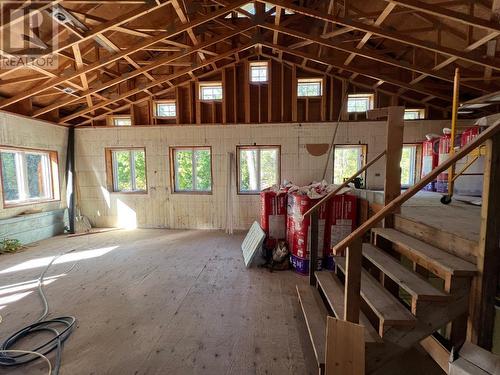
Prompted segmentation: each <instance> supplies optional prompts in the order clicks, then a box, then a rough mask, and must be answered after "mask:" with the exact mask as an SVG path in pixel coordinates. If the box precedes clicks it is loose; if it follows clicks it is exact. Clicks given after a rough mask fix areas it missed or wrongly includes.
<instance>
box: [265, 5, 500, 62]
mask: <svg viewBox="0 0 500 375" xmlns="http://www.w3.org/2000/svg"><path fill="white" fill-rule="evenodd" d="M257 1H261V2H269V3H272V4H274V5H279V6H281V7H283V8H287V9H289V10H291V11H293V12H295V13H298V14H303V15H305V16H308V17H312V18H315V19H319V20H323V21H327V22H331V23H334V24H339V25H342V26H347V27H351V28H353V29H356V30H360V31H364V32H371V33H372V34H375V35H378V36H380V37H383V38H386V39H390V40H393V41H396V42H399V43H403V44H407V45H412V46H414V47H417V48H422V49H425V50H428V51H431V52H435V53H438V54H440V55H446V56H449V57H453V58H456V59H461V60H464V61H467V62H470V63H472V64H477V65H481V66H487V67H491V68H492V69H493V70H499V71H500V64H499V63H498V62H497V61H496V60H494V59H491V58H484V57H482V56H480V55H478V54H471V53H470V52H462V51H459V50H456V49H453V48H450V47H445V46H442V45H438V44H435V43H432V42H429V41H424V40H420V39H416V38H413V37H411V36H408V35H402V34H400V33H398V32H395V31H391V30H386V29H382V28H380V27H376V26H373V25H368V24H365V23H362V22H357V21H354V20H352V19H348V18H341V17H337V16H334V15H328V14H325V13H324V12H320V11H317V10H315V9H310V8H306V7H303V6H300V5H296V4H294V3H292V2H291V1H290V0H286V1H285V0H257ZM488 40H489V39H488ZM486 41H487V40H486ZM486 41H484V43H486Z"/></svg>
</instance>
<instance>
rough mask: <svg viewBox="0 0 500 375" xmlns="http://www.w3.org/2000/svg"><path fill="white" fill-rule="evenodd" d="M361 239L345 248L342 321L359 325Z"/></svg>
mask: <svg viewBox="0 0 500 375" xmlns="http://www.w3.org/2000/svg"><path fill="white" fill-rule="evenodd" d="M362 246H363V239H362V238H361V237H360V238H356V239H355V240H354V241H353V242H352V243H351V244H350V245H349V246H347V258H346V273H345V293H344V296H345V297H344V320H347V321H349V322H352V323H359V309H360V306H361V296H360V294H359V292H360V289H361V288H360V287H361V261H362V258H363V256H362V254H361V249H362Z"/></svg>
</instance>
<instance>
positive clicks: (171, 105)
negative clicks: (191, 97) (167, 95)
mask: <svg viewBox="0 0 500 375" xmlns="http://www.w3.org/2000/svg"><path fill="white" fill-rule="evenodd" d="M155 116H156V117H161V118H175V117H177V105H176V102H175V100H169V101H164V102H156V103H155Z"/></svg>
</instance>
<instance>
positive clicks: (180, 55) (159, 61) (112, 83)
mask: <svg viewBox="0 0 500 375" xmlns="http://www.w3.org/2000/svg"><path fill="white" fill-rule="evenodd" d="M253 27H255V26H254V25H250V26H247V28H246V29H241V30H237V31H229V32H227V33H225V34H222V35H220V36H218V37H216V38H213V39H210V40H207V41H205V42H203V43H200V44H198V46H197V47H191V48H190V49H187V50H185V51H182V52H178V53H176V54H172V55H169V56H162V57H160V58H157V59H154V60H151V64H149V65H146V66H144V67H139V69H136V70H133V71H131V72H127V73H124V74H122V75H121V76H119V77H117V78H115V79H112V80H110V81H107V82H104V83H102V84H100V85H98V86H95V87H93V88H92V89H90V90H87V91H85V92H83V93H82V95H90V94H93V93H97V92H100V91H102V90H105V89H108V88H110V87H112V86H115V85H118V84H120V83H122V82H124V81H127V80H129V79H132V78H134V77H137V76H139V75H141V74H144V73H145V72H148V71H151V70H152V69H155V68H158V67H160V66H163V65H165V64H168V63H170V62H173V61H176V60H178V59H181V58H185V57H187V56H189V55H191V54H193V53H196V52H198V51H199V50H201V49H204V48H206V47H208V46H210V45H212V44H216V43H219V42H221V41H222V40H224V39H227V38H231V37H232V36H235V35H237V34H239V33H240V32H241V31H242V30H248V29H251V28H253ZM217 56H220V55H217ZM194 66H195V69H196V65H194ZM167 81H168V80H167ZM157 82H161V83H164V82H166V81H164V80H163V79H162V80H159V81H158V80H157V79H156V78H154V80H153V81H152V86H149V85H148V87H154V86H156V85H159V84H161V83H157ZM76 100H77V98H74V97H69V98H66V99H64V100H61V101H59V102H56V103H52V104H50V105H48V106H47V107H44V108H40V109H39V110H37V111H35V112H34V113H33V116H34V117H38V116H41V115H43V114H44V113H47V112H50V111H52V110H54V109H56V108H60V107H64V106H67V105H69V104H71V103H73V102H75V101H76Z"/></svg>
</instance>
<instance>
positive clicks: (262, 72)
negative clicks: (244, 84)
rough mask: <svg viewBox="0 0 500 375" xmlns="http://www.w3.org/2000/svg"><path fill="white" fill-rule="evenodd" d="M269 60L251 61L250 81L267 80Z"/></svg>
mask: <svg viewBox="0 0 500 375" xmlns="http://www.w3.org/2000/svg"><path fill="white" fill-rule="evenodd" d="M267 70H268V64H267V61H255V62H251V63H250V82H253V83H261V82H267Z"/></svg>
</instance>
